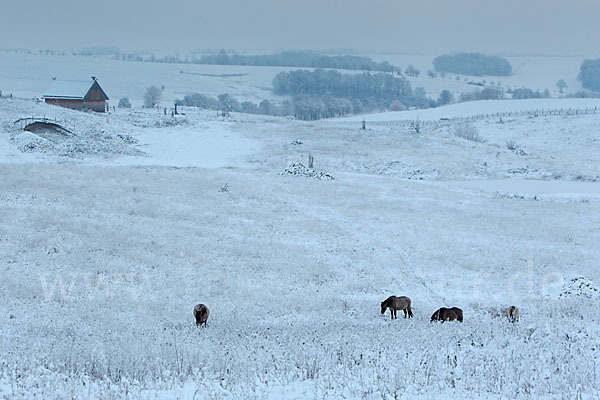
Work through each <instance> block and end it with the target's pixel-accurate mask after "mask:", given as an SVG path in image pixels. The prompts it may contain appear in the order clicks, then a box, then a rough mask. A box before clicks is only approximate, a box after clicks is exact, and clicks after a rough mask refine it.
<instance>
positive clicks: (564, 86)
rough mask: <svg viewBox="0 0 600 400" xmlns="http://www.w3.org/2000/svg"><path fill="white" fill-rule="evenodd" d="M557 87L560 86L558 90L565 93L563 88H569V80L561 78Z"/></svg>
mask: <svg viewBox="0 0 600 400" xmlns="http://www.w3.org/2000/svg"><path fill="white" fill-rule="evenodd" d="M556 87H557V88H558V90H559V91H560V92H561V93H563V90H565V89H566V88H567V82H565V81H564V80H563V79H561V80H559V81H558V82H556Z"/></svg>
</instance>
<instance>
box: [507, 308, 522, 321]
mask: <svg viewBox="0 0 600 400" xmlns="http://www.w3.org/2000/svg"><path fill="white" fill-rule="evenodd" d="M504 315H506V318H508V321H509V322H512V323H515V322H519V308H518V307H517V306H510V307H508V308H507V309H506V310H504Z"/></svg>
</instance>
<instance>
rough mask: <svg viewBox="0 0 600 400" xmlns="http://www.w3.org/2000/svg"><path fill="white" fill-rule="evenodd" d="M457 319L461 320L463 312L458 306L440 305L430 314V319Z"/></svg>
mask: <svg viewBox="0 0 600 400" xmlns="http://www.w3.org/2000/svg"><path fill="white" fill-rule="evenodd" d="M433 321H441V322H444V321H458V322H463V312H462V310H461V309H460V308H458V307H452V308H446V307H442V308H440V309H439V310H437V311H436V312H434V313H433V315H432V316H431V321H430V322H433Z"/></svg>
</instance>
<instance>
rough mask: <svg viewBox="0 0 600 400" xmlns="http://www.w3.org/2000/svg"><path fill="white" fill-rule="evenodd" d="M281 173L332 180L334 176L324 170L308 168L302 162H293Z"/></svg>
mask: <svg viewBox="0 0 600 400" xmlns="http://www.w3.org/2000/svg"><path fill="white" fill-rule="evenodd" d="M281 175H293V176H305V177H307V178H315V179H318V180H320V181H332V180H333V179H334V178H333V176H331V175H329V174H328V173H326V172H323V171H316V170H314V169H312V168H308V167H307V166H305V165H304V164H302V163H292V164H290V166H289V167H287V168H286V169H285V170H284V171H283V172H282V173H281Z"/></svg>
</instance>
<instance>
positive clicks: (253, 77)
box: [0, 50, 583, 107]
mask: <svg viewBox="0 0 600 400" xmlns="http://www.w3.org/2000/svg"><path fill="white" fill-rule="evenodd" d="M369 56H370V57H372V58H373V59H375V60H377V61H388V62H390V63H391V64H393V65H397V66H399V67H401V68H403V69H404V68H406V67H407V66H408V65H409V64H412V65H414V66H415V67H417V68H419V69H420V71H421V76H420V77H408V79H409V81H410V82H411V84H412V87H413V88H415V87H423V88H424V89H425V91H426V93H427V95H428V96H430V97H432V98H434V99H437V97H438V96H439V93H440V92H441V91H442V90H450V91H451V92H453V93H454V94H455V95H456V96H458V95H459V94H460V93H464V92H472V91H474V90H478V89H481V87H479V86H474V85H470V84H467V83H466V82H465V79H467V80H472V81H476V82H480V81H482V80H484V79H486V83H487V84H490V82H494V83H495V84H501V85H502V86H503V87H504V88H508V87H510V88H521V87H527V88H531V89H534V90H540V91H544V90H545V89H548V90H550V92H551V94H552V96H553V97H558V96H559V93H558V91H557V89H556V82H557V81H558V80H560V79H563V80H565V81H566V82H567V84H568V87H567V90H566V91H567V92H576V91H578V90H581V85H580V83H579V82H578V81H577V74H578V73H579V67H580V66H581V63H582V62H583V58H582V57H542V56H540V57H507V59H508V60H509V61H510V62H511V64H512V65H513V75H511V76H509V77H486V78H482V77H468V76H461V80H460V81H456V80H455V79H454V78H455V76H453V75H449V76H448V77H447V78H446V79H442V78H440V77H438V78H435V79H431V78H429V77H427V75H426V74H427V70H433V65H432V61H433V59H434V58H435V57H434V56H425V55H395V54H385V55H377V54H375V55H369ZM294 69H297V68H284V67H251V66H224V65H194V64H157V63H144V62H126V61H115V60H111V59H108V58H102V57H99V58H96V57H80V56H47V55H42V54H36V55H33V54H18V53H14V52H12V51H6V50H0V90H2V91H3V92H4V93H13V94H14V95H15V96H19V97H23V98H34V97H38V98H39V97H41V96H42V95H44V94H45V91H46V90H47V89H48V87H49V86H50V84H51V80H52V78H53V77H56V78H57V79H61V80H86V79H89V78H90V76H92V75H93V76H96V77H98V78H99V81H100V83H101V85H102V87H103V88H104V89H105V90H106V92H107V93H108V95H109V97H110V98H111V100H112V103H111V104H113V105H116V104H117V103H118V101H119V99H120V98H121V97H128V98H129V99H130V100H131V102H132V104H133V105H134V106H138V107H139V106H141V104H142V103H143V95H144V92H145V90H146V88H147V87H149V86H152V85H155V86H158V87H161V86H164V87H165V89H164V93H163V97H162V103H163V104H164V105H166V106H168V105H172V103H173V101H175V100H177V99H181V98H183V96H185V95H187V94H190V93H203V94H206V95H211V96H215V97H216V96H217V95H219V94H223V93H229V94H232V95H234V96H236V97H238V98H239V99H240V101H242V100H250V101H254V102H256V103H259V102H260V101H261V100H263V99H269V100H276V101H277V100H281V97H279V96H275V95H273V94H272V93H271V82H272V80H273V78H274V77H275V75H277V74H278V73H279V72H282V71H288V70H294ZM341 72H342V73H351V71H341Z"/></svg>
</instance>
